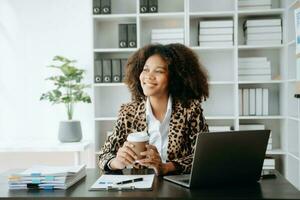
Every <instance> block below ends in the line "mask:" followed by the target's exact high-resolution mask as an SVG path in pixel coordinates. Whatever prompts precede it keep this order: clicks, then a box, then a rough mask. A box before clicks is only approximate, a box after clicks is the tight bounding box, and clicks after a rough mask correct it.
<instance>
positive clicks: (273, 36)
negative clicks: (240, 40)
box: [245, 33, 282, 40]
mask: <svg viewBox="0 0 300 200" xmlns="http://www.w3.org/2000/svg"><path fill="white" fill-rule="evenodd" d="M245 38H246V39H247V40H282V34H281V33H247V34H246V36H245Z"/></svg>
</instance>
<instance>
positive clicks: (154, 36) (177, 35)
mask: <svg viewBox="0 0 300 200" xmlns="http://www.w3.org/2000/svg"><path fill="white" fill-rule="evenodd" d="M183 38H184V34H183V33H182V32H178V33H152V34H151V39H183Z"/></svg>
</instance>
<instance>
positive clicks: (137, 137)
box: [127, 132, 149, 160]
mask: <svg viewBox="0 0 300 200" xmlns="http://www.w3.org/2000/svg"><path fill="white" fill-rule="evenodd" d="M127 141H128V142H130V143H131V144H133V145H134V147H131V149H132V150H133V151H134V152H135V154H136V155H137V160H140V159H143V158H145V156H141V155H140V153H141V152H143V151H146V150H147V148H146V144H148V143H149V136H148V134H147V133H146V132H135V133H131V134H129V135H128V136H127Z"/></svg>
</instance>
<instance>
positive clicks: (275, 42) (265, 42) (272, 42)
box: [246, 40, 282, 45]
mask: <svg viewBox="0 0 300 200" xmlns="http://www.w3.org/2000/svg"><path fill="white" fill-rule="evenodd" d="M246 44H247V45H280V44H282V42H281V40H247V41H246Z"/></svg>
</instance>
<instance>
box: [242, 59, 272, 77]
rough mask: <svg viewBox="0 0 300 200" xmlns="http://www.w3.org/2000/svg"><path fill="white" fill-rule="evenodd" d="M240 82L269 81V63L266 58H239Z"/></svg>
mask: <svg viewBox="0 0 300 200" xmlns="http://www.w3.org/2000/svg"><path fill="white" fill-rule="evenodd" d="M239 80H240V81H268V80H271V63H270V61H268V60H267V58H266V57H248V58H239Z"/></svg>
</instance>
